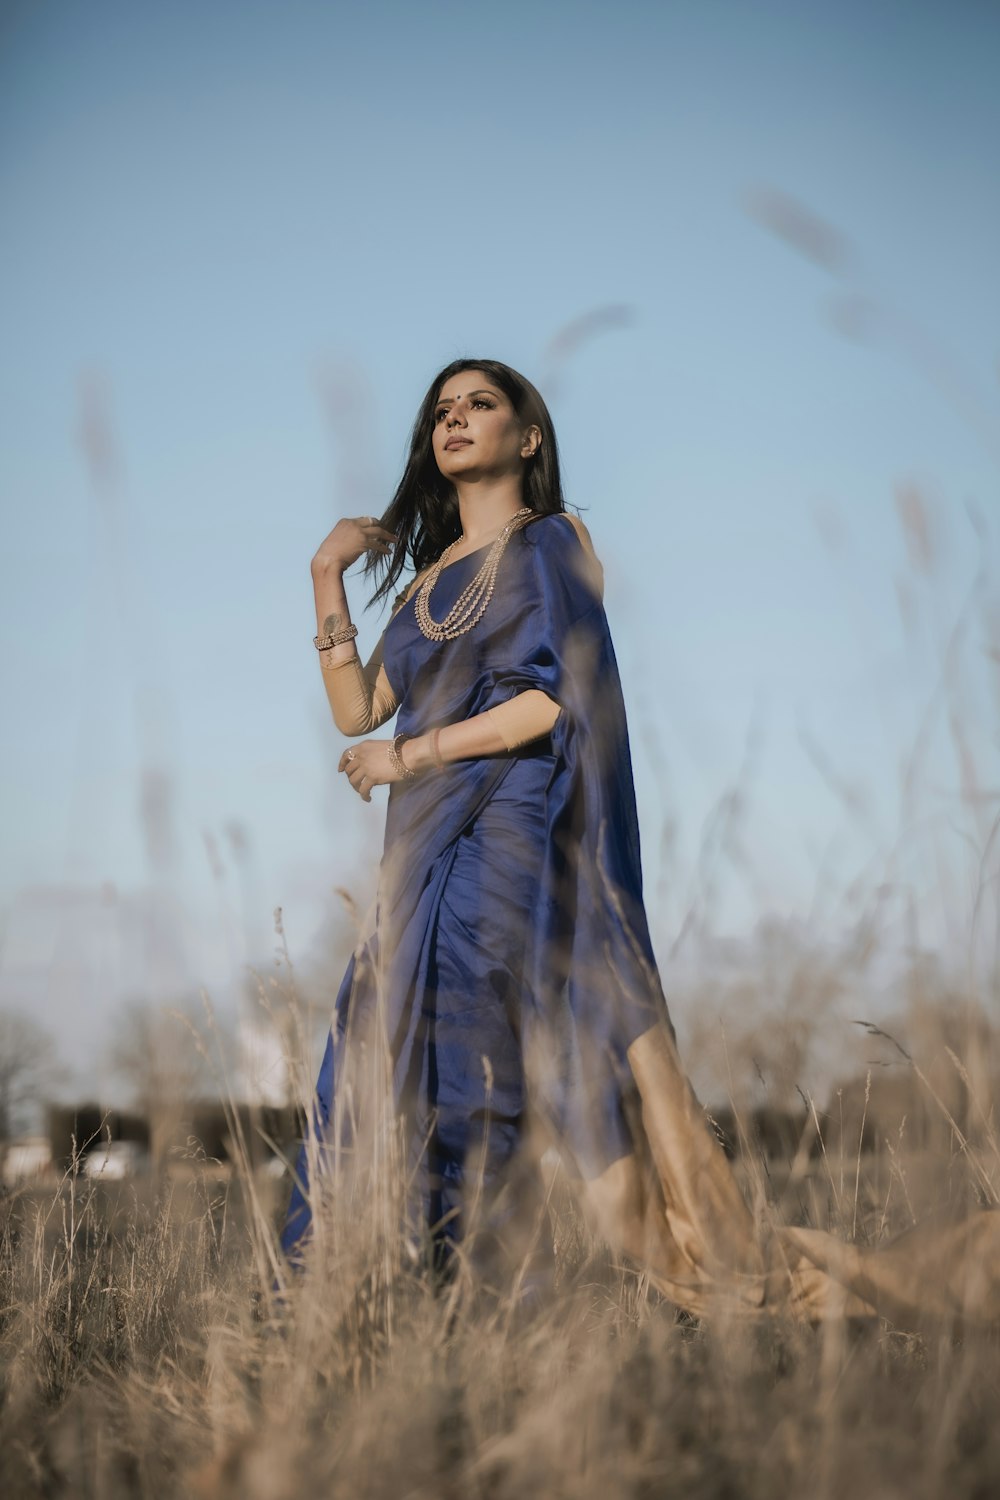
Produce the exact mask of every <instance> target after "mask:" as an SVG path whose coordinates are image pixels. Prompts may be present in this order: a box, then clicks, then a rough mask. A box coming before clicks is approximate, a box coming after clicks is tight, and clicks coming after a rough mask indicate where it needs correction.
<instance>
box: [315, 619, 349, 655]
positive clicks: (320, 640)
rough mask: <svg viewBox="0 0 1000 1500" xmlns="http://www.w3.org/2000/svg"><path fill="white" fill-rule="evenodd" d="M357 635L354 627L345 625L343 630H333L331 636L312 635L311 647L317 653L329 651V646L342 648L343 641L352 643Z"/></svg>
mask: <svg viewBox="0 0 1000 1500" xmlns="http://www.w3.org/2000/svg"><path fill="white" fill-rule="evenodd" d="M357 633H358V627H357V626H356V625H345V626H344V628H343V630H335V631H334V632H333V633H332V635H314V636H313V645H314V646H315V647H316V650H317V651H329V649H330V647H331V646H342V645H343V644H344V642H345V641H353V639H354V637H355V636H356V635H357Z"/></svg>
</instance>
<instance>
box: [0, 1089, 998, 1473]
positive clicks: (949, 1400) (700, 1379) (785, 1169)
mask: <svg viewBox="0 0 1000 1500" xmlns="http://www.w3.org/2000/svg"><path fill="white" fill-rule="evenodd" d="M924 1078H925V1082H926V1083H927V1086H928V1088H929V1089H933V1092H934V1095H935V1098H932V1099H930V1103H929V1108H928V1109H927V1110H926V1111H925V1112H924V1113H923V1114H921V1109H922V1103H921V1095H920V1092H919V1091H920V1087H921V1086H920V1083H919V1080H917V1090H918V1091H917V1092H914V1093H913V1094H912V1095H911V1097H910V1109H911V1111H915V1113H913V1114H912V1115H911V1121H915V1122H916V1125H915V1126H914V1124H913V1123H911V1125H909V1126H908V1125H907V1120H906V1118H904V1116H903V1115H900V1118H899V1120H898V1122H897V1125H896V1128H895V1130H894V1131H890V1130H889V1129H887V1128H886V1125H885V1121H884V1120H882V1119H881V1118H880V1120H879V1122H878V1124H877V1128H876V1130H875V1137H874V1142H873V1143H872V1144H873V1145H874V1149H870V1150H869V1149H866V1150H865V1152H864V1153H861V1152H860V1151H859V1150H858V1146H859V1145H860V1137H858V1138H857V1139H856V1140H855V1141H854V1143H853V1147H851V1142H850V1140H849V1133H850V1132H852V1131H853V1129H854V1126H853V1125H851V1126H848V1125H847V1124H846V1123H845V1126H844V1129H843V1131H842V1132H841V1135H840V1138H839V1140H837V1141H835V1140H834V1137H833V1134H832V1133H831V1136H830V1140H829V1143H826V1142H824V1143H823V1144H822V1145H820V1143H818V1142H814V1147H815V1148H817V1149H814V1150H813V1151H812V1152H811V1154H810V1155H809V1157H808V1165H807V1166H805V1167H804V1166H803V1162H802V1158H801V1156H800V1159H799V1162H798V1164H797V1166H796V1167H795V1169H794V1170H792V1169H791V1164H790V1162H789V1161H787V1160H786V1161H784V1162H782V1161H781V1160H775V1159H771V1160H765V1158H764V1157H763V1156H762V1155H760V1154H758V1153H755V1152H754V1150H753V1149H751V1150H749V1151H748V1152H747V1153H746V1154H745V1155H744V1157H743V1158H742V1159H741V1161H740V1162H739V1163H738V1166H737V1170H738V1171H739V1173H740V1176H741V1180H742V1183H743V1186H744V1188H745V1190H746V1192H747V1194H748V1196H749V1197H750V1199H751V1201H753V1202H755V1204H756V1205H757V1207H758V1208H763V1211H764V1212H769V1211H770V1212H774V1213H776V1214H778V1213H780V1215H781V1216H782V1217H783V1218H785V1219H786V1220H787V1221H795V1222H800V1223H812V1224H818V1225H822V1226H828V1227H831V1228H834V1229H836V1231H837V1232H838V1233H840V1234H842V1235H844V1236H845V1237H846V1238H852V1237H853V1238H855V1239H856V1240H858V1241H859V1242H863V1243H876V1242H880V1241H881V1240H883V1239H885V1238H887V1237H890V1236H891V1235H892V1234H893V1233H895V1232H896V1231H898V1230H899V1229H901V1228H905V1227H907V1226H908V1225H909V1224H911V1223H913V1222H914V1221H915V1220H916V1219H918V1218H920V1217H922V1216H923V1215H924V1214H926V1213H927V1212H928V1211H930V1210H932V1209H933V1208H935V1207H938V1208H941V1207H942V1206H944V1205H950V1206H952V1207H953V1208H956V1209H958V1208H960V1207H961V1206H963V1205H967V1204H969V1203H978V1204H982V1205H985V1204H987V1203H990V1202H992V1201H995V1198H994V1197H993V1195H992V1184H993V1183H994V1182H996V1181H998V1180H1000V1178H998V1173H1000V1162H998V1160H997V1159H996V1153H995V1151H994V1150H993V1143H992V1132H991V1131H990V1130H987V1129H986V1128H985V1127H986V1125H987V1124H988V1123H989V1122H988V1121H984V1122H982V1123H983V1127H984V1128H983V1129H980V1130H978V1131H977V1130H974V1129H972V1128H970V1130H969V1134H968V1135H965V1134H964V1133H963V1134H961V1135H958V1134H957V1133H956V1130H955V1129H954V1128H953V1126H952V1125H950V1124H948V1123H947V1121H946V1120H945V1121H944V1123H943V1125H942V1119H943V1115H942V1111H943V1110H944V1109H945V1107H946V1106H947V1107H948V1108H949V1112H950V1108H951V1104H950V1101H948V1100H945V1099H943V1098H942V1097H941V1095H940V1093H939V1092H938V1089H937V1087H936V1086H935V1085H934V1081H933V1078H932V1077H931V1075H930V1074H925V1075H924ZM870 1092H871V1099H870V1100H869V1107H870V1108H871V1109H872V1110H873V1111H875V1110H876V1106H877V1104H878V1095H877V1087H876V1089H875V1090H874V1091H870ZM817 1119H819V1116H817ZM814 1123H815V1122H814ZM820 1123H821V1124H824V1125H825V1124H826V1123H828V1122H827V1117H825V1116H824V1117H823V1120H822V1121H821V1122H820ZM908 1130H909V1131H910V1133H911V1134H912V1135H913V1136H914V1143H913V1145H910V1144H908ZM974 1136H976V1137H977V1138H978V1143H976V1144H974V1142H973V1137H974ZM827 1145H828V1149H827ZM849 1147H850V1149H848V1148H849ZM549 1189H550V1191H549V1196H548V1200H547V1203H546V1204H545V1205H544V1213H545V1214H546V1215H547V1218H548V1223H549V1225H550V1227H551V1232H552V1236H553V1239H554V1244H555V1251H556V1274H555V1281H554V1285H553V1286H552V1288H551V1290H550V1291H548V1292H547V1293H545V1294H544V1295H543V1296H542V1298H541V1300H540V1301H539V1302H537V1303H536V1304H534V1305H532V1306H531V1307H530V1308H528V1309H525V1307H524V1306H523V1304H522V1303H520V1302H519V1301H518V1298H517V1295H516V1291H517V1268H516V1267H514V1273H513V1280H510V1279H508V1281H506V1282H505V1283H504V1284H502V1285H495V1286H493V1287H491V1288H484V1287H483V1286H482V1285H481V1284H480V1285H478V1286H474V1285H473V1283H472V1281H471V1280H470V1278H469V1277H468V1275H467V1274H466V1269H465V1267H464V1265H463V1266H460V1269H459V1274H458V1276H457V1278H456V1279H455V1280H454V1281H452V1282H451V1283H450V1284H448V1285H446V1286H444V1287H442V1286H440V1285H439V1286H438V1287H437V1288H436V1289H435V1287H434V1286H433V1285H432V1284H431V1282H430V1280H429V1279H428V1277H427V1275H426V1274H424V1273H423V1272H422V1271H421V1270H420V1269H419V1267H417V1266H414V1265H412V1264H410V1263H408V1262H407V1259H406V1256H405V1254H404V1249H403V1242H402V1238H401V1236H400V1234H399V1233H398V1232H397V1230H396V1229H395V1228H394V1225H396V1224H397V1223H398V1218H397V1211H398V1207H399V1201H400V1200H399V1191H400V1184H399V1183H398V1182H397V1181H395V1180H393V1178H392V1174H391V1171H390V1170H389V1169H382V1175H381V1176H379V1175H378V1174H377V1173H376V1175H375V1176H372V1177H369V1178H367V1179H366V1180H365V1181H364V1182H361V1181H358V1182H356V1183H355V1184H354V1186H353V1187H352V1188H350V1189H347V1190H345V1191H344V1192H343V1193H342V1194H340V1195H339V1196H338V1197H336V1198H335V1200H334V1202H333V1205H332V1208H331V1211H330V1213H329V1215H328V1217H327V1218H326V1219H325V1220H324V1224H323V1234H322V1236H321V1237H320V1239H319V1241H318V1247H319V1254H318V1255H317V1257H316V1260H315V1262H314V1263H313V1264H312V1266H311V1267H310V1269H309V1271H308V1272H307V1273H306V1275H305V1276H304V1277H301V1278H299V1279H297V1280H296V1281H295V1282H294V1285H293V1286H292V1287H291V1289H290V1291H289V1293H288V1299H287V1301H286V1303H285V1304H284V1305H281V1304H276V1303H275V1301H274V1300H273V1298H272V1296H271V1293H270V1290H269V1288H270V1287H271V1284H272V1275H273V1270H272V1268H273V1265H274V1263H275V1262H274V1255H275V1249H274V1247H275V1231H276V1228H277V1227H278V1225H279V1224H280V1220H281V1217H282V1215H283V1213H284V1208H285V1203H286V1199H287V1191H288V1188H287V1184H286V1183H281V1182H276V1181H275V1180H274V1179H273V1178H265V1177H262V1176H254V1174H252V1173H251V1172H250V1171H249V1170H239V1169H238V1170H236V1171H235V1172H234V1173H233V1174H231V1175H229V1176H226V1175H224V1174H223V1173H222V1172H220V1171H219V1170H218V1169H216V1170H213V1169H211V1168H210V1167H202V1168H200V1169H198V1168H195V1167H193V1166H191V1165H189V1166H188V1168H187V1170H186V1171H184V1172H181V1171H179V1170H178V1169H176V1168H175V1169H174V1170H172V1171H170V1172H166V1173H162V1174H160V1175H150V1176H146V1177H141V1178H136V1179H133V1180H131V1181H124V1182H115V1183H104V1182H101V1181H99V1180H97V1181H95V1180H92V1179H88V1178H85V1177H83V1176H79V1175H74V1174H73V1173H71V1172H70V1173H67V1174H66V1175H65V1177H64V1178H63V1180H62V1181H61V1182H60V1183H59V1184H58V1186H57V1187H54V1188H53V1187H48V1188H45V1189H42V1188H38V1187H35V1188H34V1189H31V1190H28V1189H24V1190H19V1191H17V1192H14V1193H12V1194H10V1195H8V1197H7V1198H6V1200H5V1201H4V1202H3V1209H2V1224H0V1278H2V1282H0V1285H2V1294H0V1296H2V1314H0V1316H2V1323H0V1380H2V1398H3V1399H2V1407H0V1454H2V1460H0V1462H2V1476H0V1477H2V1493H3V1495H4V1496H6V1497H11V1500H14V1497H17V1500H20V1497H29V1496H30V1497H34V1496H38V1497H42V1496H46V1497H52V1496H67V1497H69V1496H72V1497H90V1496H93V1497H100V1500H117V1497H123V1500H124V1497H132V1496H143V1497H147V1496H148V1497H157V1500H161V1497H173V1496H177V1497H185V1500H186V1497H200V1496H212V1497H233V1500H237V1497H239V1500H286V1497H287V1500H292V1497H299V1496H302V1495H324V1496H326V1495H331V1496H332V1495H344V1496H348V1495H364V1496H371V1497H383V1496H384V1497H386V1500H401V1497H414V1500H416V1497H428V1500H432V1497H452V1496H454V1497H458V1496H462V1497H464V1496H469V1497H490V1500H502V1497H508V1496H510V1497H514V1496H518V1497H520V1496H523V1495H526V1494H527V1495H539V1496H567V1497H568V1496H573V1497H577V1496H579V1497H591V1496H593V1497H599V1500H607V1497H610V1496H634V1497H643V1496H654V1495H656V1496H659V1495H683V1496H704V1497H727V1496H732V1497H736V1496H761V1497H764V1496H767V1497H771V1496H775V1495H778V1496H783V1495H795V1496H800V1495H808V1496H815V1497H825V1496H838V1497H839V1496H852V1497H866V1500H867V1497H879V1496H890V1495H891V1496H896V1495H899V1496H903V1495H906V1496H910V1497H928V1500H930V1497H937V1496H943V1495H948V1496H953V1495H954V1496H976V1497H983V1500H985V1497H987V1496H992V1495H995V1494H997V1493H998V1492H1000V1423H998V1421H997V1415H998V1409H1000V1408H998V1395H1000V1347H998V1342H997V1339H996V1338H995V1337H994V1336H993V1334H992V1333H987V1332H982V1331H979V1332H968V1331H966V1332H964V1333H963V1332H961V1331H960V1330H956V1329H954V1328H951V1329H945V1330H942V1331H940V1333H934V1332H930V1333H928V1332H927V1331H926V1330H925V1331H924V1332H923V1333H922V1334H917V1333H913V1332H911V1331H909V1330H905V1329H897V1328H893V1327H891V1326H890V1325H888V1324H887V1323H885V1322H875V1323H870V1324H867V1325H864V1326H855V1325H850V1324H846V1325H845V1324H840V1323H835V1324H831V1325H829V1326H823V1327H811V1326H804V1325H800V1324H793V1323H790V1322H784V1321H782V1320H781V1318H779V1317H772V1318H770V1319H769V1320H768V1321H766V1322H764V1323H760V1324H750V1323H742V1324H738V1325H737V1324H733V1323H727V1322H726V1321H725V1320H720V1321H719V1322H714V1321H712V1320H711V1319H707V1320H705V1321H703V1322H700V1323H699V1322H697V1321H696V1320H693V1319H691V1318H688V1317H686V1316H685V1315H683V1314H681V1313H679V1312H678V1311H677V1309H676V1308H675V1307H673V1306H672V1305H671V1304H670V1303H669V1302H668V1301H666V1300H665V1299H664V1298H663V1297H661V1296H660V1295H659V1294H658V1293H657V1292H656V1291H655V1290H654V1289H653V1288H652V1287H651V1286H650V1284H649V1282H648V1280H647V1279H646V1278H645V1277H644V1275H643V1274H642V1273H641V1272H640V1270H639V1269H638V1268H636V1267H634V1266H631V1265H628V1264H625V1263H623V1262H621V1261H619V1260H618V1259H617V1258H616V1257H615V1256H614V1255H613V1254H612V1253H611V1252H610V1251H609V1250H607V1248H606V1247H604V1246H602V1245H601V1244H600V1243H598V1242H597V1241H595V1240H594V1238H593V1237H592V1236H591V1234H590V1232H589V1230H588V1229H587V1227H586V1226H585V1224H584V1222H583V1220H582V1219H581V1217H580V1215H579V1213H578V1211H577V1209H576V1207H575V1201H574V1199H573V1197H572V1195H571V1194H570V1192H569V1191H568V1188H567V1184H566V1182H565V1179H564V1178H563V1176H562V1173H561V1169H559V1168H555V1169H554V1171H553V1172H552V1173H550V1174H549Z"/></svg>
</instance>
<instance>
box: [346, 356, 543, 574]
mask: <svg viewBox="0 0 1000 1500" xmlns="http://www.w3.org/2000/svg"><path fill="white" fill-rule="evenodd" d="M462 370H482V371H483V373H484V374H485V375H488V376H489V377H490V379H491V380H492V381H493V383H494V384H495V385H496V386H497V387H498V389H500V390H501V391H503V393H504V395H505V396H506V397H507V398H508V400H509V401H510V403H511V405H512V406H513V408H514V411H515V414H516V416H517V418H518V421H519V422H520V423H521V424H522V426H525V427H527V426H530V425H531V424H532V423H534V424H535V426H537V427H539V428H540V429H541V433H542V441H541V446H540V447H539V449H538V450H537V454H536V457H534V458H532V459H529V460H527V461H526V463H525V470H526V472H525V475H524V486H523V503H524V504H525V505H530V506H531V508H532V510H534V511H537V512H538V514H539V515H541V516H544V515H550V514H551V513H552V512H554V511H561V510H565V509H566V505H565V502H564V501H563V493H562V481H561V480H560V478H559V451H558V448H557V446H556V433H555V428H554V427H553V425H552V418H551V417H550V416H549V413H548V408H547V407H546V405H545V402H544V401H543V400H542V398H541V396H540V395H539V394H538V392H537V391H536V390H535V387H534V386H533V385H532V384H531V382H530V381H529V380H525V378H524V376H523V375H519V374H518V372H517V371H516V370H512V369H511V367H510V365H503V364H501V363H500V362H499V360H495V359H455V360H452V362H451V364H450V365H446V366H445V367H444V369H443V370H441V371H439V372H438V374H437V375H435V377H434V379H433V380H432V381H431V383H430V385H429V386H428V389H427V394H426V396H425V397H424V399H423V401H422V402H421V404H420V410H419V412H418V413H417V419H416V421H415V422H414V424H413V431H412V433H411V434H410V452H409V455H408V456H407V460H406V468H405V469H404V471H403V477H402V479H401V480H400V481H399V485H398V487H397V489H396V493H395V494H394V495H393V497H392V501H391V502H390V504H389V507H388V509H387V510H386V512H385V514H384V515H383V516H381V517H380V523H381V525H383V526H385V527H386V528H387V529H388V530H389V531H391V532H393V533H394V535H395V537H396V545H395V546H394V547H393V548H392V549H391V550H390V551H389V552H388V553H386V554H385V555H384V556H381V557H378V556H369V558H368V561H367V562H366V564H365V570H364V571H365V576H366V577H367V575H368V574H369V573H376V575H377V574H381V573H384V577H383V578H382V579H381V581H380V583H379V586H378V588H377V589H376V590H375V592H374V594H373V595H372V597H371V599H370V600H369V604H374V603H375V602H376V600H379V599H384V598H385V597H386V595H387V594H389V593H391V591H392V589H393V588H394V587H395V584H396V581H397V579H398V578H399V575H400V573H402V571H403V569H404V568H405V566H406V564H407V561H409V562H410V564H411V565H412V567H413V569H414V572H416V573H419V572H420V570H421V568H426V567H427V566H428V565H429V564H430V563H432V562H434V560H435V559H436V558H438V557H440V556H441V553H442V552H443V551H444V549H445V547H447V546H448V544H449V542H454V541H456V540H457V538H458V537H459V536H461V534H462V523H461V518H460V516H459V512H458V497H457V495H456V493H455V487H454V485H453V484H452V483H451V480H450V479H446V478H445V476H444V475H443V474H442V473H441V470H440V469H439V468H438V466H437V461H436V460H435V458H434V449H433V447H432V443H431V434H432V433H433V431H434V410H435V408H436V406H437V403H438V392H439V391H440V389H441V387H442V385H443V384H444V382H445V381H446V380H450V379H451V377H452V375H457V374H459V373H460V371H462Z"/></svg>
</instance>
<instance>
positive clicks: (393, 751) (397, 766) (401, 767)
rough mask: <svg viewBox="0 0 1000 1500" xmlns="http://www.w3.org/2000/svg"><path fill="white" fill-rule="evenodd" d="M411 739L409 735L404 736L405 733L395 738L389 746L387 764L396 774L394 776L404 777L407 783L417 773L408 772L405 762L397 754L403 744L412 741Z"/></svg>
mask: <svg viewBox="0 0 1000 1500" xmlns="http://www.w3.org/2000/svg"><path fill="white" fill-rule="evenodd" d="M412 738H413V736H412V735H409V734H405V733H400V734H397V735H396V737H395V739H394V740H393V742H392V744H391V745H390V746H389V764H390V766H392V769H393V770H394V771H395V772H396V774H397V775H398V776H402V777H404V778H405V780H407V781H412V780H413V778H414V776H416V774H417V773H416V771H411V770H410V768H409V766H408V765H407V764H406V762H405V761H404V759H403V757H402V755H400V753H399V752H400V749H401V747H402V746H403V744H405V742H406V741H407V740H409V739H412Z"/></svg>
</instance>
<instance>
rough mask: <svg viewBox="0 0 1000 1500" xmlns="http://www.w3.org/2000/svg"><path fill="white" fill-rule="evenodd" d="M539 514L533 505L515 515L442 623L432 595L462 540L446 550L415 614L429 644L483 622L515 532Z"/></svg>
mask: <svg viewBox="0 0 1000 1500" xmlns="http://www.w3.org/2000/svg"><path fill="white" fill-rule="evenodd" d="M534 514H535V512H534V511H533V510H532V508H531V506H530V505H523V506H522V507H521V509H520V510H519V511H516V512H515V513H514V515H512V516H511V518H510V520H509V521H508V522H507V524H506V525H505V526H504V527H503V529H502V531H501V532H500V533H499V535H498V536H497V538H496V540H495V541H494V543H493V545H492V546H491V547H490V550H489V552H488V553H487V554H486V560H485V562H484V563H483V565H482V567H481V568H480V569H479V572H478V573H477V574H476V576H475V578H473V579H472V581H471V583H469V584H467V585H466V587H465V588H464V589H463V590H462V592H461V593H460V594H459V596H458V598H457V599H456V600H455V602H454V604H453V605H452V606H451V609H449V611H448V613H447V614H446V615H445V617H444V619H443V620H441V621H440V622H439V621H437V620H434V619H432V618H431V592H432V590H433V588H434V585H435V584H436V583H437V581H438V579H439V578H440V576H441V571H442V569H443V568H444V566H445V564H446V563H447V561H448V557H449V554H450V553H451V551H452V549H453V548H454V547H457V546H458V544H459V542H461V541H462V540H463V538H462V537H456V538H455V540H454V541H453V542H451V543H449V545H448V546H447V547H446V548H445V549H444V551H443V552H442V553H441V556H440V557H439V558H438V560H437V562H436V563H435V564H434V566H433V568H431V570H430V572H429V573H428V575H427V577H426V578H425V579H424V581H423V583H422V584H421V585H420V588H419V589H418V590H417V597H416V602H415V604H414V613H415V614H416V617H417V624H418V625H419V626H420V629H421V631H422V632H423V634H424V635H425V636H426V637H427V639H428V640H429V641H453V640H454V639H455V637H456V636H459V635H464V634H465V632H466V631H467V630H471V629H472V627H473V625H475V624H476V623H477V621H479V620H481V619H482V617H483V615H484V613H485V611H486V606H487V605H488V604H489V602H490V600H491V599H492V597H493V588H494V585H495V584H496V580H497V569H498V567H499V566H500V559H501V557H502V556H503V554H504V549H505V548H506V546H507V543H508V542H509V541H510V539H511V537H512V536H513V535H514V532H515V531H520V529H521V527H522V526H523V525H524V524H525V522H526V521H527V520H528V519H529V518H530V517H531V516H533V515H534Z"/></svg>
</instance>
